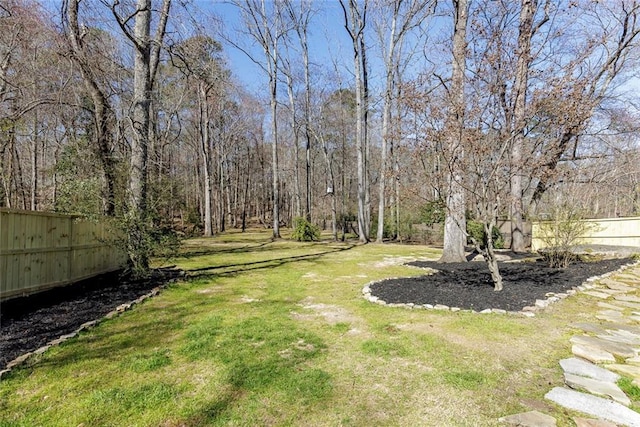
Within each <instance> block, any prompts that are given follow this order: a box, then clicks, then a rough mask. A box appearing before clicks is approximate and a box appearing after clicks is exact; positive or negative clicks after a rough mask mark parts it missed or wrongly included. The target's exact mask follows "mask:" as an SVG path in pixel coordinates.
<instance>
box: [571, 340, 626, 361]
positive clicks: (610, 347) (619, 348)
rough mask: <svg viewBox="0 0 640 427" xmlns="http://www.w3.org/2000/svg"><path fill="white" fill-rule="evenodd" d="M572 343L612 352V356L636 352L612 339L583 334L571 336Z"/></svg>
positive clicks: (624, 356) (622, 355)
mask: <svg viewBox="0 0 640 427" xmlns="http://www.w3.org/2000/svg"><path fill="white" fill-rule="evenodd" d="M570 341H571V342H572V343H573V344H581V345H586V346H588V347H595V348H598V349H601V350H604V351H606V352H609V353H611V354H613V355H614V356H620V357H623V358H625V359H626V358H628V357H635V356H637V352H636V351H635V350H634V349H633V348H632V347H631V346H629V345H627V344H622V343H617V342H613V341H608V340H603V339H601V338H597V337H588V336H584V335H576V336H573V337H571V340H570Z"/></svg>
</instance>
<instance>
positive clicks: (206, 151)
mask: <svg viewBox="0 0 640 427" xmlns="http://www.w3.org/2000/svg"><path fill="white" fill-rule="evenodd" d="M199 86H200V87H199V88H198V89H199V90H198V95H199V96H198V101H199V104H200V154H201V156H202V173H203V177H202V178H203V181H204V188H203V191H202V193H203V195H204V201H203V206H202V207H203V210H204V212H203V218H204V235H205V236H206V237H211V236H213V218H212V215H211V205H212V203H211V191H212V189H211V154H210V152H211V136H210V134H209V104H208V102H207V94H206V90H205V89H204V87H203V84H202V83H200V85H199Z"/></svg>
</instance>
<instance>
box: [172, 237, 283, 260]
mask: <svg viewBox="0 0 640 427" xmlns="http://www.w3.org/2000/svg"><path fill="white" fill-rule="evenodd" d="M270 243H273V239H269V240H267V241H266V242H262V243H259V244H257V245H246V246H241V247H239V248H229V249H215V248H212V249H207V250H200V251H193V252H186V253H184V254H180V255H179V256H177V257H175V258H176V259H191V258H195V257H199V256H206V255H218V254H242V253H249V252H257V251H258V250H265V246H267V245H268V244H270ZM226 244H227V243H225V245H226Z"/></svg>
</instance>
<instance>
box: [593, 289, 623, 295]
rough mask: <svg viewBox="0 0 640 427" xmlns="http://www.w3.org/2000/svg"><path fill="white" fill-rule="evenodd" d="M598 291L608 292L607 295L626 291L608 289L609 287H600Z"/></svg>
mask: <svg viewBox="0 0 640 427" xmlns="http://www.w3.org/2000/svg"><path fill="white" fill-rule="evenodd" d="M598 292H603V293H605V294H609V295H620V294H626V293H627V291H621V290H618V289H609V288H601V289H598Z"/></svg>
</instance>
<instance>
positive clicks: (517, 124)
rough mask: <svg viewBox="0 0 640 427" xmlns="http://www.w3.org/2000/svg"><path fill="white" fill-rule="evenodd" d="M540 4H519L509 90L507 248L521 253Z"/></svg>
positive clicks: (524, 0)
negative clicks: (531, 83) (510, 140)
mask: <svg viewBox="0 0 640 427" xmlns="http://www.w3.org/2000/svg"><path fill="white" fill-rule="evenodd" d="M540 3H541V2H540V1H539V0H522V1H521V4H520V20H519V32H518V47H517V53H516V55H517V65H516V73H515V81H514V83H513V89H512V93H513V95H512V97H513V98H514V99H513V109H512V111H513V129H512V132H511V133H512V136H511V137H512V138H513V143H512V147H511V160H512V167H513V168H514V171H513V173H512V175H511V250H512V251H514V252H524V251H525V249H526V248H525V239H524V222H523V215H524V206H523V186H524V182H523V180H524V178H525V177H524V176H523V173H522V169H523V168H524V165H523V160H524V159H523V154H524V145H525V141H524V138H525V131H526V127H527V93H528V86H529V73H530V72H531V71H530V67H531V61H532V59H533V58H532V55H531V39H532V38H533V36H534V35H535V34H536V32H537V31H538V30H539V29H540V28H541V27H542V26H543V25H544V24H545V23H547V22H548V21H549V7H550V6H549V0H546V2H545V3H544V6H543V9H544V15H543V16H542V17H541V18H540V19H539V20H538V21H537V22H534V18H535V16H536V13H537V12H538V8H539V6H540Z"/></svg>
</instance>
